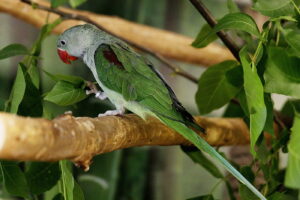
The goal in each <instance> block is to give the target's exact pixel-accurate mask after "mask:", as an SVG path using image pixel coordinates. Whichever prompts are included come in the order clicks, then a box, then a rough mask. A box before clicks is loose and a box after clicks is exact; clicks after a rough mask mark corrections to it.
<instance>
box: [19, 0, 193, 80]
mask: <svg viewBox="0 0 300 200" xmlns="http://www.w3.org/2000/svg"><path fill="white" fill-rule="evenodd" d="M21 1H22V2H24V3H27V4H29V5H32V6H34V7H35V8H37V9H41V10H45V11H48V12H51V13H55V14H58V15H59V16H61V17H62V18H63V19H75V20H80V21H84V22H86V23H89V24H93V25H95V26H96V27H97V28H99V29H100V30H103V31H105V32H107V33H108V34H110V35H113V36H115V37H117V38H119V39H121V40H124V41H125V42H127V43H128V44H130V45H131V46H133V47H135V48H136V49H139V50H141V51H143V52H146V53H148V54H150V55H152V56H153V57H155V58H156V59H157V60H159V61H160V62H161V63H163V64H164V65H165V66H166V67H168V68H169V69H171V70H172V71H173V72H174V73H175V74H177V75H180V76H182V77H184V78H186V79H188V80H190V81H192V82H194V83H197V82H198V81H197V78H196V77H194V76H193V75H191V74H189V73H187V72H185V71H184V70H182V69H181V68H180V67H178V66H176V65H174V64H172V63H171V62H169V61H168V60H166V59H164V58H163V57H162V56H161V55H159V54H158V53H155V52H154V51H152V50H150V49H148V48H146V47H144V46H141V45H138V44H136V43H133V42H131V41H130V40H127V39H126V38H124V37H122V36H120V35H117V34H115V33H113V32H111V31H109V30H108V29H106V28H105V27H104V26H102V25H100V24H98V23H97V22H95V21H94V20H92V19H90V18H89V17H86V16H84V15H80V14H70V13H67V12H64V11H61V10H58V9H54V8H51V7H49V6H43V5H39V4H38V3H34V2H33V1H31V0H21Z"/></svg>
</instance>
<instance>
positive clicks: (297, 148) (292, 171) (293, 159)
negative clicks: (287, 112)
mask: <svg viewBox="0 0 300 200" xmlns="http://www.w3.org/2000/svg"><path fill="white" fill-rule="evenodd" d="M291 131H292V133H291V138H290V141H289V144H288V150H289V158H288V166H287V170H286V174H285V180H284V184H285V186H287V187H290V188H296V189H299V188H300V145H299V142H300V134H299V133H300V115H299V113H296V114H295V118H294V124H293V127H292V129H291Z"/></svg>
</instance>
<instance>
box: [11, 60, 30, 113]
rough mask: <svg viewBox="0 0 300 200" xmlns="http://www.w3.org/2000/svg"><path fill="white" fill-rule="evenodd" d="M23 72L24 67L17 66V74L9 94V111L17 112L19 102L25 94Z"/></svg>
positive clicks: (24, 70)
mask: <svg viewBox="0 0 300 200" xmlns="http://www.w3.org/2000/svg"><path fill="white" fill-rule="evenodd" d="M25 72H26V69H25V68H24V67H22V66H21V65H19V66H18V71H17V76H16V79H15V82H14V85H13V88H12V92H11V96H10V100H9V101H10V102H11V105H10V112H11V113H17V112H18V108H19V105H20V103H21V102H22V99H23V97H24V94H25V90H26V81H25V75H24V74H25Z"/></svg>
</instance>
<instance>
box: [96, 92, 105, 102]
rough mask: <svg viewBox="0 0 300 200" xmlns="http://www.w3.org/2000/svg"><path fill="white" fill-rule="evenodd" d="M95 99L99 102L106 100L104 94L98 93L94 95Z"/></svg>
mask: <svg viewBox="0 0 300 200" xmlns="http://www.w3.org/2000/svg"><path fill="white" fill-rule="evenodd" d="M95 97H96V98H97V99H100V100H105V99H107V96H106V94H105V93H104V92H100V91H99V92H96V93H95Z"/></svg>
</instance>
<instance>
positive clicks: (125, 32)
mask: <svg viewBox="0 0 300 200" xmlns="http://www.w3.org/2000/svg"><path fill="white" fill-rule="evenodd" d="M34 2H37V3H39V4H41V5H44V6H48V7H49V3H48V2H46V1H44V0H35V1H34ZM61 10H62V11H65V12H68V13H72V14H80V15H84V16H86V17H88V18H90V19H92V20H93V21H95V22H97V23H99V24H100V25H101V26H103V27H105V28H106V29H107V30H109V31H111V32H112V33H114V34H116V35H119V36H122V37H123V38H125V39H127V40H129V41H131V42H132V43H134V44H137V45H139V46H143V47H145V48H148V49H150V50H152V51H153V52H157V53H158V54H160V55H163V56H166V57H168V58H172V59H176V60H179V61H184V62H190V63H195V64H199V65H204V66H210V65H213V64H216V63H219V62H222V61H224V60H232V59H234V57H233V56H232V54H231V53H230V51H228V50H227V49H226V48H225V47H222V46H220V45H217V44H211V45H209V46H207V47H205V48H202V49H196V48H194V47H192V46H191V43H192V41H193V39H192V38H189V37H186V36H183V35H180V34H177V33H173V32H170V31H165V30H160V29H157V28H153V27H149V26H145V25H141V24H137V23H133V22H130V21H127V20H124V19H121V18H118V17H112V16H105V15H98V14H95V13H91V12H87V11H79V10H74V9H69V8H61ZM0 12H6V13H9V14H11V15H13V16H15V17H17V18H19V19H22V20H23V21H26V22H28V23H30V24H33V25H35V26H36V27H41V26H42V25H44V24H45V21H46V18H47V13H48V12H46V11H43V10H38V9H33V8H32V7H31V6H30V5H28V4H25V3H22V2H20V1H19V0H1V3H0ZM57 18H58V15H56V14H53V13H51V14H50V15H49V22H52V21H54V20H55V19H57ZM82 23H84V22H82V21H75V20H66V21H64V22H63V23H62V24H60V25H59V26H57V27H56V28H55V29H54V32H55V33H57V34H59V33H61V32H63V31H64V30H66V29H67V28H69V27H71V26H74V25H77V24H82Z"/></svg>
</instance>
